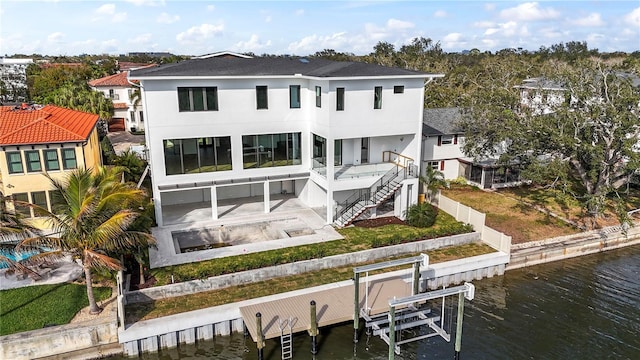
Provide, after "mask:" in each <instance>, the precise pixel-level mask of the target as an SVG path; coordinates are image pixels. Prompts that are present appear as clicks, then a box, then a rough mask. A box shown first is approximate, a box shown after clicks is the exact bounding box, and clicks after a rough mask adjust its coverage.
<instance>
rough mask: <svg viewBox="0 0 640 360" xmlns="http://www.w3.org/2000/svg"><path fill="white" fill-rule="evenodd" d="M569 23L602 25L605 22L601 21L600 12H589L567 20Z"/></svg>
mask: <svg viewBox="0 0 640 360" xmlns="http://www.w3.org/2000/svg"><path fill="white" fill-rule="evenodd" d="M569 23H570V24H572V25H576V26H604V25H605V23H604V21H602V18H601V17H600V14H598V13H591V14H589V15H587V16H586V17H583V18H579V19H575V20H569Z"/></svg>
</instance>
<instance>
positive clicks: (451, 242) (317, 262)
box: [125, 232, 480, 304]
mask: <svg viewBox="0 0 640 360" xmlns="http://www.w3.org/2000/svg"><path fill="white" fill-rule="evenodd" d="M476 241H480V233H476V232H474V233H468V234H460V235H453V236H446V237H441V238H437V239H429V240H422V241H416V242H412V243H407V244H401V245H394V246H385V247H381V248H376V249H370V250H364V251H358V252H355V253H349V254H342V255H334V256H327V257H324V258H320V259H312V260H305V261H298V262H295V263H290V264H283V265H277V266H270V267H266V268H261V269H255V270H247V271H242V272H237V273H233V274H227V275H220V276H215V277H210V278H208V279H202V280H192V281H185V282H181V283H177V284H171V285H164V286H157V287H153V288H148V289H142V290H138V291H131V292H126V293H125V298H126V303H127V304H131V303H138V302H148V301H152V300H158V299H164V298H168V297H174V296H182V295H188V294H194V293H198V292H202V291H210V290H216V289H221V288H225V287H229V286H237V285H242V284H249V283H253V282H257V281H263V280H268V279H273V278H277V277H282V276H289V275H295V274H300V273H304V272H310V271H317V270H322V269H329V268H335V267H342V266H349V265H352V264H357V263H362V262H366V261H371V260H380V259H387V258H389V257H393V256H399V255H403V254H410V253H419V252H423V251H428V250H434V249H438V248H441V247H446V246H456V245H462V244H467V243H471V242H476Z"/></svg>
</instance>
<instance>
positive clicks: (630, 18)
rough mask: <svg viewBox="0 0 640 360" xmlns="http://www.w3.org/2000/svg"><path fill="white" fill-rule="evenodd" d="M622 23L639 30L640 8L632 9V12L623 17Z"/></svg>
mask: <svg viewBox="0 0 640 360" xmlns="http://www.w3.org/2000/svg"><path fill="white" fill-rule="evenodd" d="M624 21H625V22H626V23H627V24H629V25H631V26H635V27H638V28H640V7H637V8H635V9H633V11H631V12H630V13H628V14H627V15H625V17H624Z"/></svg>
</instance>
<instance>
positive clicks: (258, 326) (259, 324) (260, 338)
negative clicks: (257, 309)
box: [256, 313, 265, 360]
mask: <svg viewBox="0 0 640 360" xmlns="http://www.w3.org/2000/svg"><path fill="white" fill-rule="evenodd" d="M256 335H257V338H258V339H257V344H256V345H257V346H258V360H263V356H264V355H263V349H264V345H265V344H264V334H263V333H262V314H260V313H256Z"/></svg>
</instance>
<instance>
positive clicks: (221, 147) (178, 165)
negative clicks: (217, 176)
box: [163, 136, 231, 175]
mask: <svg viewBox="0 0 640 360" xmlns="http://www.w3.org/2000/svg"><path fill="white" fill-rule="evenodd" d="M163 143H164V165H165V171H166V174H167V175H176V174H196V173H203V172H213V171H225V170H231V138H230V137H229V136H223V137H205V138H192V139H169V140H164V142H163Z"/></svg>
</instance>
